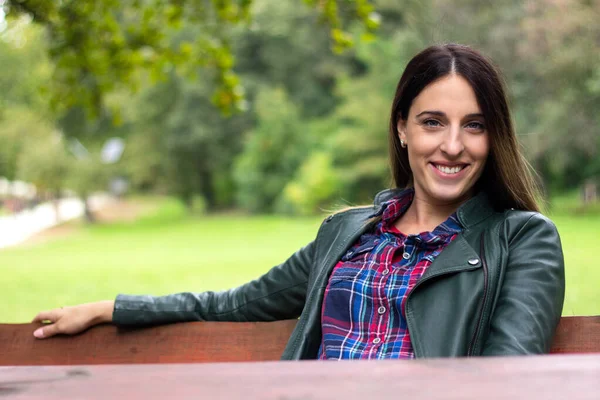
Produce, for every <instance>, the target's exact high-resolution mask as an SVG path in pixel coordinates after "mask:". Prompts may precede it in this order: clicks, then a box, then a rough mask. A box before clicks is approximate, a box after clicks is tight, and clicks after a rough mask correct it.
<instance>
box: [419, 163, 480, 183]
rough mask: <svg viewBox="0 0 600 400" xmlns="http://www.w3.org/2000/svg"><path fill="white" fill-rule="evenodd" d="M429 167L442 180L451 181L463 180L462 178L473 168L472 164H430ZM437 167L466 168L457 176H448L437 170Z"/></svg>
mask: <svg viewBox="0 0 600 400" xmlns="http://www.w3.org/2000/svg"><path fill="white" fill-rule="evenodd" d="M428 165H429V167H430V168H431V169H432V170H433V172H434V173H435V174H436V175H437V176H438V177H440V178H442V179H451V180H457V179H461V178H462V177H464V176H465V175H466V174H467V172H468V170H469V167H470V166H471V164H466V163H448V162H430V163H429V164H428ZM436 165H440V166H443V167H450V168H452V167H456V166H459V165H460V166H463V165H464V168H463V169H461V170H460V172H457V173H456V174H447V173H445V172H442V171H440V170H439V169H437V168H436V167H435V166H436Z"/></svg>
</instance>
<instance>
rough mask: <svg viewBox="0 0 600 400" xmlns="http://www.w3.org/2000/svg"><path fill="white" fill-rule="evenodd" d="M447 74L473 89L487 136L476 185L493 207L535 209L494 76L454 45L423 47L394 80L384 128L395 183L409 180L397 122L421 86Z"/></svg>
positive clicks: (482, 61)
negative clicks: (387, 123)
mask: <svg viewBox="0 0 600 400" xmlns="http://www.w3.org/2000/svg"><path fill="white" fill-rule="evenodd" d="M449 74H458V75H460V76H462V77H463V78H464V79H466V80H467V82H469V84H470V85H471V87H472V88H473V90H474V92H475V96H476V98H477V102H478V104H479V107H480V108H481V112H482V113H483V116H484V119H485V124H486V129H487V131H488V135H489V140H490V153H489V155H488V159H487V162H486V165H485V167H484V171H483V173H482V175H481V177H480V178H479V180H478V182H477V183H476V185H477V187H476V189H478V190H483V191H485V192H487V194H488V196H489V199H490V201H491V202H492V205H493V206H494V208H496V209H497V210H505V209H508V208H515V209H519V210H530V211H539V207H538V204H537V199H536V197H537V196H538V193H539V191H538V188H537V186H536V185H535V182H534V179H533V176H532V173H531V169H530V167H529V164H528V163H527V161H526V160H525V158H524V157H523V155H522V154H521V151H520V149H519V143H518V141H517V137H516V135H515V131H514V128H513V124H512V120H511V117H510V111H509V108H508V101H507V99H506V94H505V89H504V83H503V81H502V79H501V78H500V74H499V73H498V71H497V70H496V68H495V67H494V66H493V64H492V63H491V62H490V61H489V60H488V59H487V58H486V57H484V56H483V55H482V54H480V53H479V52H477V51H475V50H473V49H471V48H470V47H468V46H463V45H458V44H444V45H437V46H431V47H428V48H426V49H425V50H423V51H422V52H420V53H419V54H417V55H416V56H415V57H413V59H412V60H410V62H409V63H408V65H407V66H406V69H405V70H404V73H403V74H402V77H401V78H400V82H398V86H397V88H396V94H395V96H394V102H393V104H392V112H391V118H390V128H389V151H390V164H391V169H392V176H393V178H394V183H395V185H396V187H399V188H402V187H406V186H407V185H409V184H410V183H411V181H412V171H411V169H410V165H409V163H408V152H407V150H406V149H405V148H402V146H400V138H399V137H398V128H397V126H398V120H400V119H403V120H406V119H407V118H408V111H409V109H410V106H411V104H412V102H413V100H414V99H415V97H417V96H418V95H419V93H421V91H422V90H423V89H424V88H425V87H426V86H427V85H429V84H430V83H432V82H434V81H436V80H438V79H440V78H442V77H443V76H446V75H449Z"/></svg>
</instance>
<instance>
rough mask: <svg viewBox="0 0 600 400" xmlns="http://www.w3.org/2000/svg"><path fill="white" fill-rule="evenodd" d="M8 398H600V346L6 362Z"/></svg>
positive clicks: (2, 385)
mask: <svg viewBox="0 0 600 400" xmlns="http://www.w3.org/2000/svg"><path fill="white" fill-rule="evenodd" d="M0 398H8V399H47V400H52V399H67V398H68V399H116V398H126V399H132V398H143V399H151V398H177V399H186V398H194V399H225V398H233V399H237V398H244V399H249V400H250V399H279V400H284V399H285V400H300V399H307V400H308V399H311V400H316V399H336V398H339V399H344V400H352V399H357V400H358V399H360V400H371V399H373V400H378V399H381V398H395V399H410V400H414V399H461V400H468V399H478V400H493V399H545V400H548V399H560V400H565V399H566V400H582V399H595V400H596V399H600V354H597V355H553V356H535V357H510V358H508V357H507V358H487V359H483V358H480V359H476V358H471V359H438V360H418V361H393V360H390V361H354V362H334V361H325V362H318V361H303V362H259V363H218V364H164V365H157V364H150V365H96V366H73V367H68V366H56V367H0Z"/></svg>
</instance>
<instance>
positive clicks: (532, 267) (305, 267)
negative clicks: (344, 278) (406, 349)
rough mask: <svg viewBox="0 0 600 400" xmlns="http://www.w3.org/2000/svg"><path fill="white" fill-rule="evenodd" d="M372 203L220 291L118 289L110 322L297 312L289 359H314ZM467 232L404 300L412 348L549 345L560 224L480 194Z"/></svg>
mask: <svg viewBox="0 0 600 400" xmlns="http://www.w3.org/2000/svg"><path fill="white" fill-rule="evenodd" d="M395 193H396V192H395V191H394V190H387V191H384V192H381V193H379V194H378V195H377V197H376V198H375V205H374V206H373V207H364V208H355V209H350V210H348V211H344V212H340V213H338V214H334V215H332V216H330V217H328V218H327V219H326V220H325V221H324V222H323V224H322V225H321V228H320V229H319V232H318V234H317V237H316V238H315V240H314V241H313V242H311V243H310V244H308V245H307V246H306V247H304V248H302V249H300V250H298V251H297V252H296V253H295V254H294V255H292V256H291V257H290V258H289V259H288V260H287V261H285V262H284V263H283V264H281V265H279V266H276V267H274V268H272V269H271V270H270V271H269V272H267V273H266V274H265V275H263V276H262V277H260V278H258V279H256V280H254V281H252V282H249V283H247V284H244V285H242V286H240V287H238V288H235V289H231V290H227V291H223V292H204V293H199V294H193V293H179V294H173V295H168V296H162V297H152V296H126V295H119V296H118V297H117V299H116V301H115V308H114V313H113V322H114V323H115V324H117V325H147V324H159V323H171V322H182V321H197V320H205V321H273V320H279V319H291V318H298V317H299V321H298V324H297V325H296V328H295V330H294V331H293V333H292V336H291V337H290V340H289V342H288V344H287V346H286V348H285V351H284V353H283V356H282V359H286V360H298V359H311V358H315V357H316V355H317V351H318V348H319V345H320V342H321V320H320V316H321V306H322V301H323V293H324V291H325V287H326V286H327V283H328V278H329V275H330V273H331V271H332V269H333V267H334V266H335V264H336V263H337V261H338V260H339V259H340V258H341V256H342V255H343V254H344V253H345V252H346V251H347V250H348V248H349V247H350V246H351V245H352V244H353V243H354V242H355V240H356V239H357V238H358V237H359V236H360V235H361V234H362V233H363V232H365V230H367V229H370V228H371V227H372V226H371V225H370V224H369V219H368V216H370V215H371V214H373V212H374V211H376V210H377V209H378V207H379V206H380V204H381V203H382V202H383V201H385V200H387V199H390V198H391V197H392V196H394V195H395ZM457 215H458V219H459V221H460V222H461V224H462V225H463V227H464V230H463V232H462V233H461V234H460V235H459V236H458V237H457V238H456V239H455V240H454V241H453V242H451V243H450V245H448V246H447V247H446V248H445V249H444V250H443V251H442V252H441V253H440V255H439V256H438V257H437V258H436V259H435V261H434V262H433V263H432V264H431V265H430V266H429V268H428V269H427V271H426V272H425V274H424V275H423V276H422V277H421V279H420V280H419V281H418V283H417V284H416V285H415V287H414V289H413V290H412V291H411V293H410V294H409V295H408V299H407V302H406V319H407V323H408V328H409V332H410V337H411V340H412V344H413V349H414V353H415V356H416V357H418V358H421V357H457V356H472V355H513V354H536V353H545V352H547V351H548V350H549V348H550V345H551V343H552V338H553V335H554V331H555V328H556V326H557V324H558V321H559V319H560V316H561V312H562V306H563V300H564V290H565V278H564V261H563V254H562V249H561V244H560V239H559V236H558V232H557V231H556V228H555V226H554V224H553V223H552V222H551V221H550V220H548V219H547V218H545V217H544V216H542V215H541V214H539V213H535V212H525V211H514V210H507V211H505V212H495V211H494V210H493V209H492V207H491V205H490V204H489V201H488V200H487V197H486V195H485V194H482V193H480V194H479V195H477V196H475V197H473V198H472V199H470V200H469V201H467V202H466V203H465V204H463V205H462V206H461V207H460V208H459V209H458V212H457Z"/></svg>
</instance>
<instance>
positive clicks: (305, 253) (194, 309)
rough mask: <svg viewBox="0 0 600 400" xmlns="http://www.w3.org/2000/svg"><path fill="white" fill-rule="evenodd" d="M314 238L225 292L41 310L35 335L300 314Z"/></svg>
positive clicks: (135, 298) (119, 299)
mask: <svg viewBox="0 0 600 400" xmlns="http://www.w3.org/2000/svg"><path fill="white" fill-rule="evenodd" d="M313 243H314V242H311V243H310V244H308V245H307V246H305V247H304V248H302V249H300V250H298V251H297V252H296V253H294V255H292V256H291V257H290V258H289V259H288V260H287V261H285V262H284V263H283V264H281V265H278V266H276V267H274V268H272V269H271V270H270V271H269V272H267V273H266V274H265V275H263V276H261V277H260V278H258V279H255V280H254V281H252V282H249V283H246V284H244V285H242V286H240V287H238V288H235V289H231V290H226V291H223V292H204V293H199V294H194V293H179V294H172V295H168V296H161V297H153V296H126V295H119V296H117V299H116V300H115V301H113V300H108V301H99V302H95V303H87V304H80V305H77V306H72V307H61V308H57V309H54V310H49V311H43V312H41V313H39V314H38V315H37V316H36V317H35V318H34V320H33V322H44V323H46V325H45V326H43V327H41V328H38V329H36V331H35V332H34V336H35V337H36V338H38V339H45V338H49V337H52V336H54V335H57V334H67V335H74V334H77V333H79V332H82V331H84V330H86V329H88V328H90V327H92V326H94V325H97V324H100V323H106V322H112V323H114V324H116V325H129V326H131V325H154V324H165V323H170V322H185V321H273V320H278V319H288V318H296V317H298V316H299V315H300V313H301V312H302V308H303V307H304V302H305V299H306V290H307V282H308V275H309V271H310V268H311V265H312V262H313V252H314V250H313V248H314V244H313Z"/></svg>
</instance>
